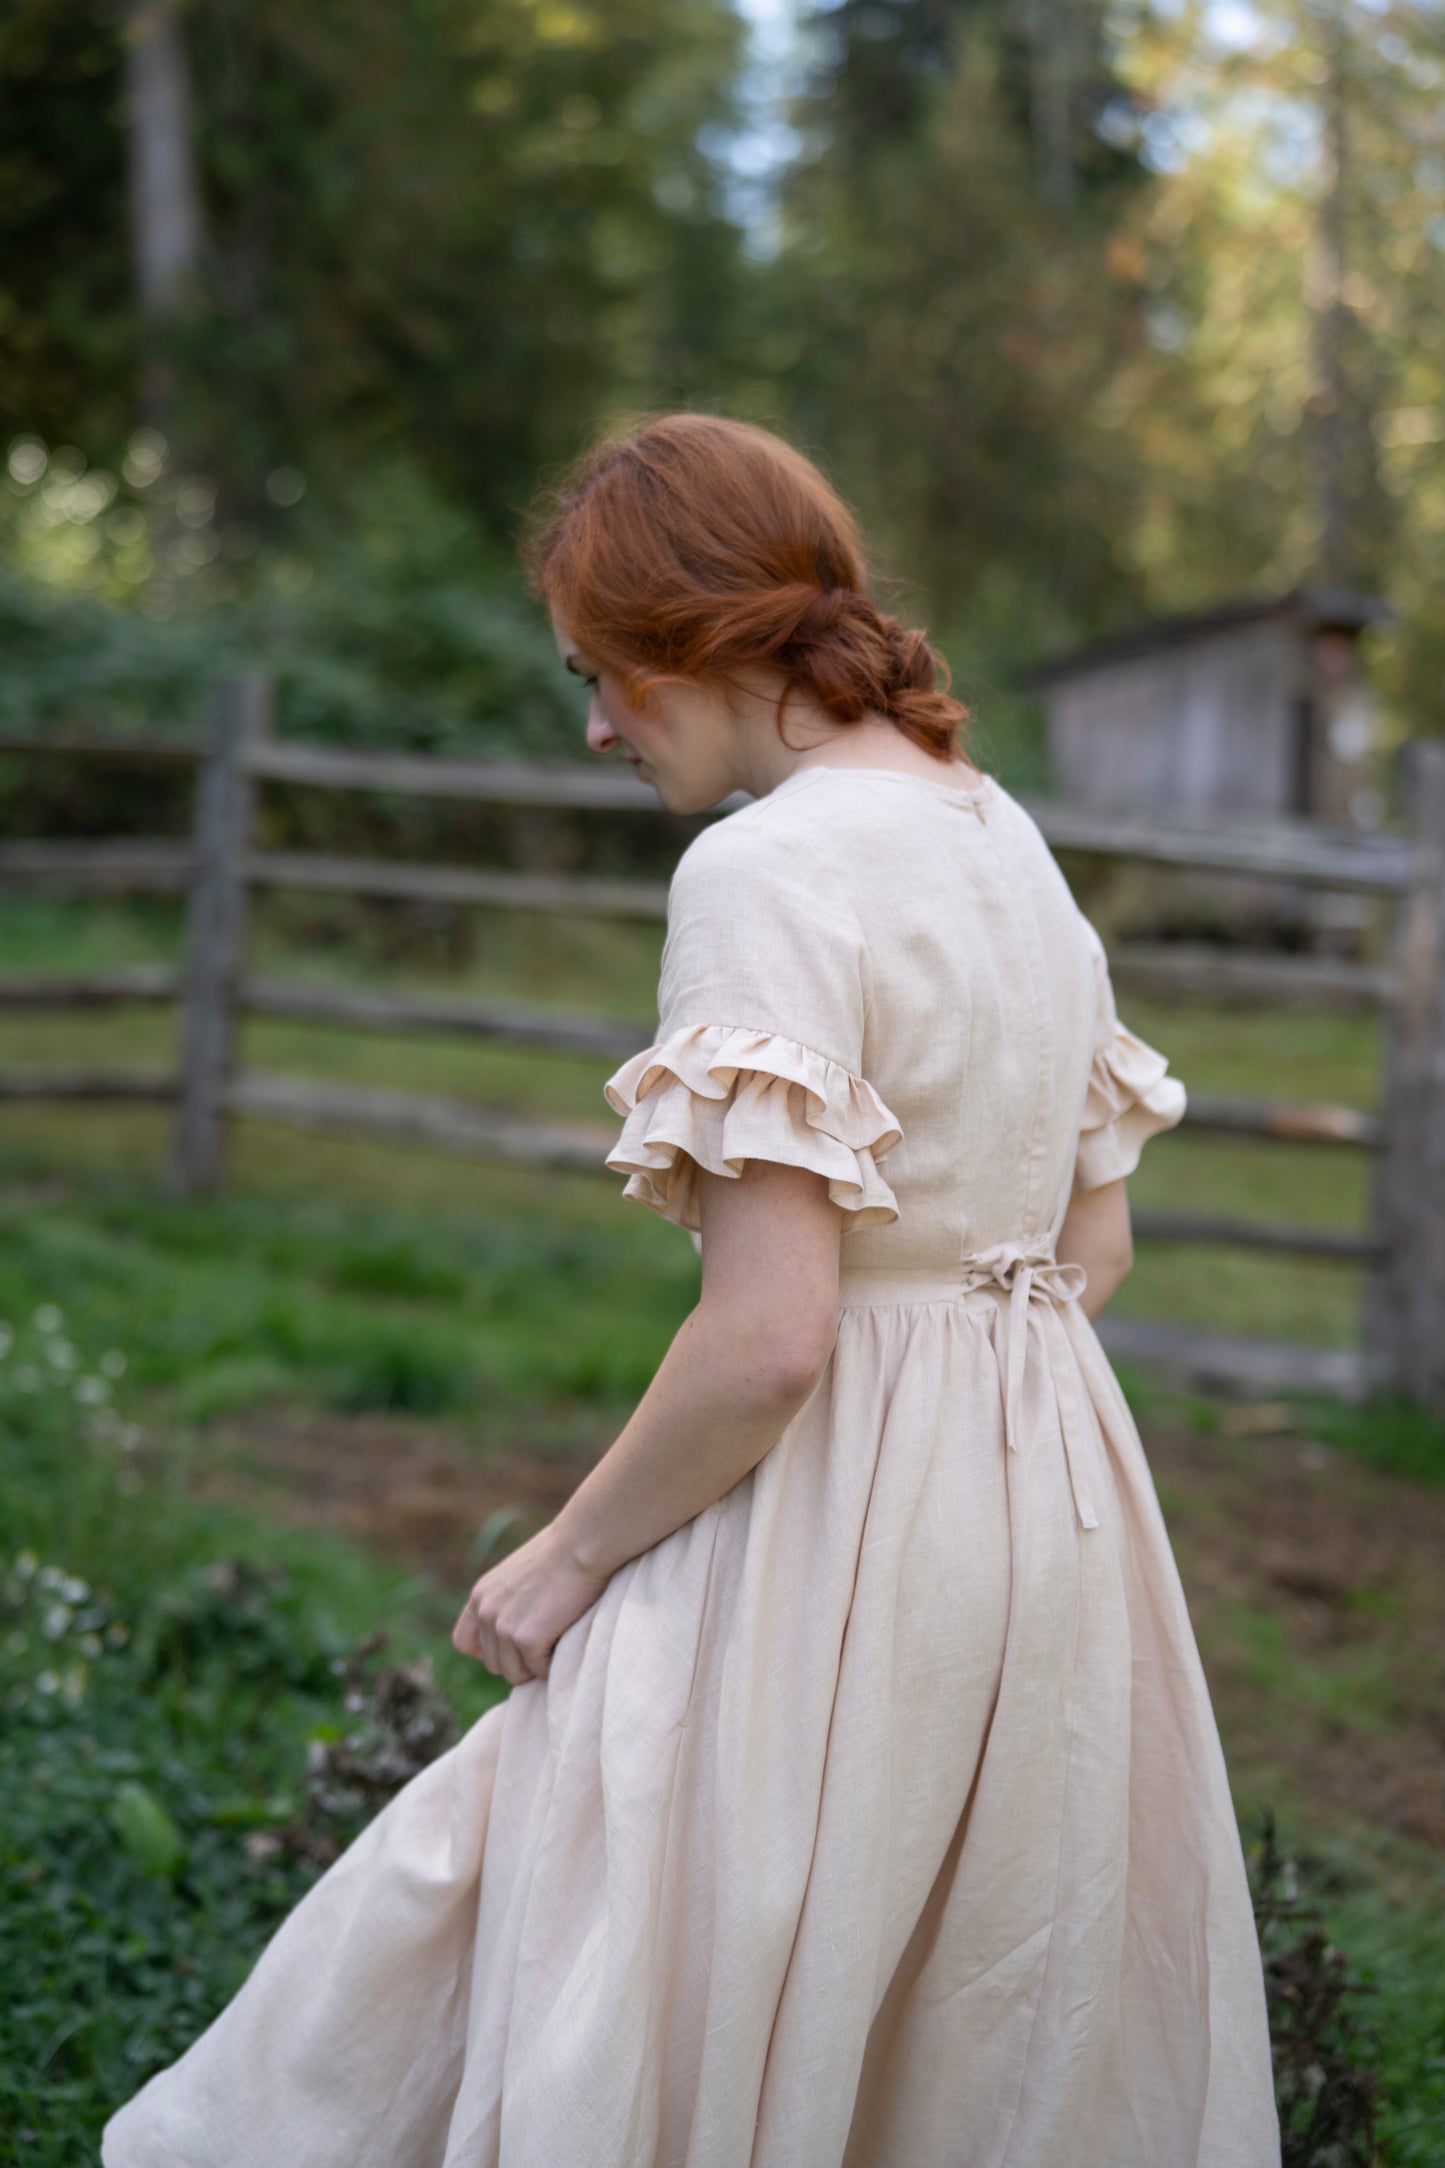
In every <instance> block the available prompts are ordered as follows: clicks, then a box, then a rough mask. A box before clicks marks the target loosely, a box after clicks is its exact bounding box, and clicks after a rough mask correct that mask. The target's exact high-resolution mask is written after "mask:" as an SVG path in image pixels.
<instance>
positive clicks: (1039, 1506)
mask: <svg viewBox="0 0 1445 2168" xmlns="http://www.w3.org/2000/svg"><path fill="white" fill-rule="evenodd" d="M1015 1330H1017V1332H1018V1337H1017V1339H1011V1334H1012V1333H1013V1332H1014V1331H1015ZM102 2158H103V2161H104V2163H105V2168H582V2164H585V2168H1277V2164H1278V2160H1279V2133H1278V2125H1277V2120H1276V2116H1275V2110H1274V2103H1273V2091H1272V2080H1271V2071H1270V2057H1269V2042H1268V2031H1267V2025H1266V2019H1265V2010H1264V1998H1263V1987H1262V1978H1261V1966H1260V1959H1259V1953H1258V1946H1257V1941H1256V1937H1255V1932H1254V1925H1253V1919H1252V1914H1251V1906H1250V1901H1249V1895H1248V1890H1247V1885H1246V1877H1245V1870H1244V1863H1243V1858H1242V1853H1241V1848H1240V1842H1239V1836H1238V1832H1237V1829H1236V1825H1235V1820H1234V1816H1233V1811H1232V1808H1231V1802H1230V1796H1229V1789H1228V1785H1227V1782H1226V1777H1225V1770H1224V1764H1223V1759H1222V1755H1221V1751H1220V1744H1219V1738H1218V1734H1217V1731H1216V1727H1215V1723H1214V1718H1213V1714H1212V1711H1211V1707H1210V1703H1209V1697H1208V1692H1207V1688H1206V1685H1205V1680H1204V1676H1203V1673H1202V1670H1201V1667H1200V1663H1199V1658H1198V1653H1197V1650H1196V1647H1195V1642H1194V1637H1193V1633H1192V1630H1191V1627H1190V1623H1189V1618H1188V1614H1187V1611H1186V1609H1185V1605H1184V1601H1183V1597H1182V1593H1181V1590H1180V1585H1179V1579H1178V1575H1177V1572H1176V1569H1175V1564H1174V1559H1173V1555H1172V1552H1171V1550H1170V1546H1169V1541H1168V1537H1167V1534H1166V1531H1165V1528H1164V1524H1163V1520H1162V1518H1161V1515H1160V1511H1159V1507H1158V1503H1157V1500H1156V1497H1155V1493H1154V1489H1153V1485H1152V1482H1151V1479H1150V1476H1149V1472H1148V1468H1147V1465H1146V1462H1145V1459H1144V1455H1143V1451H1142V1447H1141V1445H1140V1441H1139V1437H1138V1433H1137V1430H1136V1428H1135V1425H1134V1422H1133V1419H1132V1416H1131V1415H1130V1412H1129V1409H1128V1407H1127V1405H1126V1403H1125V1401H1124V1399H1123V1397H1122V1394H1121V1393H1120V1390H1119V1387H1118V1384H1117V1382H1116V1380H1115V1379H1114V1376H1113V1373H1112V1371H1111V1369H1110V1367H1109V1364H1108V1362H1107V1360H1106V1358H1105V1356H1104V1353H1103V1350H1102V1349H1101V1347H1100V1345H1099V1342H1098V1339H1097V1337H1096V1336H1095V1334H1094V1331H1093V1328H1092V1327H1091V1325H1090V1324H1089V1323H1088V1321H1087V1319H1086V1318H1085V1317H1084V1315H1083V1313H1082V1311H1081V1310H1080V1308H1079V1305H1078V1303H1077V1302H1075V1301H1062V1300H1056V1299H1053V1297H1052V1296H1051V1295H1050V1293H1049V1290H1048V1288H1047V1287H1046V1286H1042V1285H1040V1286H1037V1287H1035V1288H1034V1289H1033V1290H1031V1291H1028V1292H1027V1293H1026V1296H1025V1302H1024V1307H1023V1314H1022V1317H1021V1318H1020V1316H1019V1314H1018V1312H1017V1310H1016V1309H1015V1308H1014V1306H1013V1305H1012V1304H1011V1302H1010V1300H1009V1299H1008V1298H1007V1297H1006V1295H1005V1294H1004V1293H1003V1292H1002V1291H1001V1290H998V1289H994V1288H989V1287H971V1288H967V1289H962V1290H961V1289H960V1287H959V1286H958V1285H957V1284H955V1280H954V1279H953V1278H951V1277H950V1275H949V1274H947V1273H941V1274H939V1275H937V1276H929V1275H924V1274H918V1273H915V1274H912V1275H909V1274H905V1273H883V1272H879V1271H873V1272H866V1271H855V1272H853V1273H851V1274H850V1273H848V1272H846V1271H845V1273H844V1275H843V1283H842V1314H841V1317H840V1322H839V1331H838V1339H837V1344H836V1347H835V1349H834V1352H833V1355H832V1357H831V1359H830V1362H829V1364H828V1367H827V1369H826V1370H825V1372H824V1374H823V1376H822V1378H821V1380H820V1382H819V1384H818V1386H817V1388H816V1389H815V1391H814V1393H813V1394H812V1395H811V1397H810V1398H809V1400H808V1401H807V1402H806V1403H805V1405H804V1406H803V1408H802V1409H801V1410H800V1411H799V1413H798V1414H797V1415H796V1417H795V1418H794V1419H793V1421H792V1422H791V1423H790V1424H789V1426H788V1428H787V1430H786V1431H785V1432H784V1434H783V1436H782V1438H781V1440H780V1442H779V1444H778V1445H777V1447H776V1448H775V1449H774V1450H773V1451H772V1452H770V1453H769V1454H768V1455H767V1456H766V1458H765V1459H764V1460H763V1461H761V1462H760V1463H759V1465H758V1466H757V1468H756V1469H754V1471H753V1472H752V1473H751V1474H750V1475H749V1476H747V1477H746V1478H745V1479H744V1480H743V1481H742V1482H740V1483H738V1484H737V1485H736V1486H735V1487H734V1488H733V1489H731V1490H730V1491H728V1492H727V1493H726V1495H725V1496H723V1497H722V1498H721V1499H719V1500H718V1501H717V1502H716V1504H714V1505H712V1506H710V1507H709V1508H708V1509H707V1510H706V1511H705V1512H703V1513H701V1514H699V1515H698V1516H697V1518H696V1519H695V1520H693V1521H690V1522H688V1523H687V1524H685V1525H684V1526H683V1527H681V1528H679V1529H678V1530H676V1531H675V1533H674V1534H672V1535H671V1536H669V1537H667V1538H666V1539H665V1540H664V1541H663V1542H661V1543H659V1544H657V1545H656V1546H655V1547H654V1548H652V1549H651V1550H648V1551H646V1552H644V1553H643V1554H641V1555H640V1556H639V1557H637V1558H635V1559H633V1560H632V1561H631V1562H630V1563H629V1564H627V1565H626V1566H624V1567H623V1568H621V1570H620V1571H619V1572H617V1573H616V1574H615V1575H614V1576H613V1577H612V1579H611V1581H610V1582H609V1583H608V1585H607V1587H606V1589H605V1590H604V1592H603V1594H602V1595H601V1596H600V1597H599V1598H598V1600H597V1602H596V1603H595V1604H594V1605H593V1606H592V1608H591V1609H590V1610H589V1611H588V1612H587V1613H586V1614H585V1615H584V1616H583V1617H582V1618H581V1619H579V1620H578V1621H577V1622H576V1623H575V1624H574V1625H573V1626H572V1627H570V1628H569V1630H568V1631H567V1632H566V1633H565V1634H564V1635H563V1636H562V1637H561V1639H560V1641H559V1642H558V1644H557V1648H556V1651H555V1655H554V1658H553V1662H552V1667H551V1671H550V1675H549V1676H548V1677H547V1678H546V1679H543V1680H534V1681H531V1682H529V1683H528V1684H527V1685H524V1686H521V1687H518V1688H516V1689H514V1690H513V1691H512V1693H511V1694H510V1696H509V1697H508V1698H507V1700H506V1701H505V1702H504V1703H502V1704H501V1705H499V1706H498V1707H497V1708H495V1709H493V1710H491V1711H490V1712H489V1713H488V1714H487V1715H486V1716H484V1717H483V1718H482V1719H481V1721H480V1722H479V1723H478V1724H476V1725H475V1726H474V1727H473V1728H472V1730H471V1731H470V1732H469V1733H468V1734H467V1736H466V1737H465V1738H464V1739H462V1741H461V1742H460V1743H459V1744H458V1745H457V1746H456V1747H455V1748H454V1749H453V1750H452V1751H451V1752H450V1753H448V1754H446V1755H445V1756H443V1757H442V1758H441V1759H440V1760H439V1761H437V1762H435V1763H434V1764H433V1765H432V1766H431V1767H429V1768H428V1769H426V1770H425V1771H423V1773H422V1774H421V1775H420V1776H418V1777H417V1778H415V1779H414V1780H413V1781H412V1782H411V1783H410V1784H409V1785H408V1786H407V1787H406V1789H405V1790H404V1791H402V1792H401V1793H400V1794H399V1795H398V1796H397V1798H396V1799H395V1800H393V1801H392V1802H391V1804H390V1805H389V1806H387V1807H386V1809H385V1810H384V1811H383V1812H382V1813H381V1814H380V1815H379V1816H378V1817H377V1818H376V1820H375V1821H374V1822H373V1823H372V1824H371V1826H370V1827H369V1828H368V1829H367V1830H366V1831H365V1832H364V1833H363V1834H362V1835H361V1836H360V1837H359V1838H358V1839H357V1840H356V1842H355V1843H354V1844H353V1845H352V1846H351V1848H350V1849H349V1850H348V1851H347V1852H346V1853H345V1855H344V1856H343V1857H342V1858H341V1859H340V1860H339V1861H338V1862H337V1863H336V1865H335V1866H334V1867H332V1868H331V1869H330V1870H329V1871H328V1872H327V1873H326V1874H325V1875H324V1876H323V1877H322V1878H321V1880H320V1881H319V1882H318V1883H317V1884H316V1886H315V1887H314V1888H313V1889H312V1890H311V1891H310V1892H309V1893H308V1894H307V1896H306V1897H305V1898H304V1899H303V1900H302V1902H301V1903H300V1904H299V1905H298V1906H297V1908H296V1910H295V1911H294V1912H293V1913H292V1914H291V1915H290V1917H289V1918H288V1919H287V1920H286V1921H285V1922H284V1923H283V1925H282V1926H281V1928H280V1929H279V1931H278V1932H277V1934H276V1935H275V1937H274V1938H273V1940H272V1942H271V1943H270V1945H269V1947H268V1948H267V1949H266V1950H265V1951H264V1952H263V1954H262V1956H261V1958H260V1960H259V1962H258V1963H257V1965H256V1967H255V1969H254V1971H253V1972H252V1974H251V1977H250V1979H249V1980H248V1981H247V1983H246V1985H245V1986H244V1987H243V1988H242V1990H241V1991H240V1993H239V1994H238V1996H237V1997H236V1998H235V2000H234V2001H233V2002H232V2003H231V2004H230V2005H229V2006H228V2007H227V2008H226V2009H225V2010H224V2011H223V2012H222V2013H221V2015H220V2016H219V2018H218V2019H217V2020H216V2021H215V2023H214V2024H213V2025H212V2026H211V2027H210V2029H209V2030H208V2031H207V2032H206V2033H204V2034H203V2035H202V2036H201V2038H200V2039H199V2040H198V2041H197V2042H196V2043H195V2045H194V2046H193V2047H192V2048H191V2049H190V2050H189V2051H188V2052H187V2053H186V2054H185V2055H184V2056H183V2057H182V2058H181V2059H180V2061H179V2062H177V2063H176V2064H174V2065H173V2066H172V2067H171V2068H170V2069H168V2070H165V2071H162V2072H161V2073H160V2074H159V2075H158V2076H156V2077H155V2078H154V2079H152V2080H151V2082H150V2083H149V2084H148V2085H147V2086H146V2087H145V2088H144V2089H143V2090H142V2091H141V2092H140V2093H139V2094H138V2095H137V2097H136V2098H135V2099H134V2100H133V2101H131V2102H130V2103H128V2104H127V2105H126V2106H124V2107H122V2108H121V2109H119V2111H118V2112H117V2113H116V2114H115V2115H114V2116H113V2117H112V2119H111V2121H110V2123H109V2124H108V2126H107V2128H106V2132H105V2137H104V2143H103V2153H102Z"/></svg>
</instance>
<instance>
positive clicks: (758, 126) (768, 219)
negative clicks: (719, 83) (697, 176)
mask: <svg viewBox="0 0 1445 2168" xmlns="http://www.w3.org/2000/svg"><path fill="white" fill-rule="evenodd" d="M737 8H738V13H739V14H740V15H741V16H742V18H743V20H744V22H745V23H746V24H747V26H748V41H747V56H746V59H745V61H744V65H743V77H742V83H741V86H740V90H739V99H738V102H739V105H740V108H741V112H742V124H741V126H740V127H739V128H737V129H735V130H730V131H729V132H728V133H727V136H726V138H725V139H724V140H722V141H720V142H719V143H718V144H717V146H716V149H715V150H714V149H713V148H712V146H705V147H706V148H707V149H708V153H709V155H710V156H714V157H715V158H716V161H717V163H718V165H719V166H720V167H721V169H722V173H723V187H724V197H725V201H726V204H727V208H728V213H729V215H730V216H731V217H732V218H734V219H735V220H736V221H737V223H738V224H739V225H740V226H741V227H742V229H743V233H744V243H743V245H744V249H745V252H746V253H747V254H748V255H749V256H750V257H752V258H753V259H754V261H757V262H766V261H767V260H768V259H769V258H771V257H773V256H775V255H776V254H777V252H778V248H779V246H780V245H781V240H782V229H781V217H780V209H779V194H780V189H781V184H782V180H783V176H784V174H785V173H786V171H787V169H788V167H789V166H790V165H791V164H792V162H793V160H794V159H795V158H796V157H797V155H798V149H799V142H800V139H799V136H798V131H797V130H796V129H795V128H794V127H793V126H792V125H791V123H790V122H789V119H788V109H789V106H790V104H791V102H792V100H793V98H795V97H796V96H797V94H798V92H799V91H800V89H801V87H802V83H801V62H800V58H799V40H798V23H797V13H796V8H795V5H794V0H737Z"/></svg>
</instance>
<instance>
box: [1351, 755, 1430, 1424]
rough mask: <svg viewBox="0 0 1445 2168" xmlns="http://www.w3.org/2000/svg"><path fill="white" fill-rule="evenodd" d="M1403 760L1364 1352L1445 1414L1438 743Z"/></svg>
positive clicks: (1379, 1370)
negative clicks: (1411, 869) (1410, 848)
mask: <svg viewBox="0 0 1445 2168" xmlns="http://www.w3.org/2000/svg"><path fill="white" fill-rule="evenodd" d="M1409 756H1410V757H1409V760H1408V763H1407V769H1406V778H1405V780H1406V794H1407V800H1408V803H1409V805H1410V809H1411V814H1412V822H1413V827H1414V833H1415V843H1416V850H1417V859H1416V867H1415V873H1414V877H1413V880H1412V882H1411V885H1410V887H1409V888H1408V889H1407V890H1406V891H1405V894H1404V895H1403V896H1402V897H1401V899H1400V904H1399V909H1398V915H1397V917H1396V921H1395V929H1394V943H1393V946H1394V984H1393V988H1392V992H1391V998H1390V1005H1389V1008H1388V1010H1387V1012H1386V1019H1387V1021H1386V1034H1387V1035H1386V1042H1385V1061H1384V1087H1385V1105H1384V1115H1385V1121H1384V1149H1383V1150H1382V1151H1381V1153H1380V1155H1379V1161H1378V1164H1377V1167H1376V1174H1375V1186H1374V1200H1373V1201H1374V1213H1373V1217H1374V1231H1375V1233H1376V1235H1377V1236H1378V1238H1379V1239H1380V1241H1381V1243H1382V1244H1383V1245H1384V1254H1383V1256H1382V1258H1381V1260H1380V1262H1379V1264H1378V1265H1377V1266H1376V1267H1375V1268H1374V1270H1373V1272H1372V1274H1371V1276H1370V1281H1369V1284H1368V1288H1367V1291H1366V1298H1365V1353H1366V1359H1367V1361H1368V1363H1369V1365H1370V1369H1371V1371H1372V1374H1373V1375H1374V1377H1375V1379H1376V1380H1377V1382H1379V1383H1380V1384H1383V1385H1385V1386H1387V1387H1388V1388H1389V1389H1390V1390H1392V1391H1395V1392H1400V1393H1406V1394H1408V1395H1409V1396H1410V1397H1411V1398H1412V1399H1414V1400H1418V1401H1420V1402H1421V1403H1422V1404H1423V1405H1424V1406H1425V1407H1427V1408H1429V1409H1430V1410H1431V1411H1432V1413H1434V1414H1436V1415H1441V1416H1445V744H1441V743H1434V742H1428V741H1424V742H1418V743H1416V744H1414V745H1412V746H1411V747H1410V748H1409Z"/></svg>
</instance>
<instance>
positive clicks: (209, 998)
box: [169, 676, 273, 1197]
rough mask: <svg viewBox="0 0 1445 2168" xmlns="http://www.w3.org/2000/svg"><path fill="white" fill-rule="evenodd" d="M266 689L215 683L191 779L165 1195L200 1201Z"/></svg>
mask: <svg viewBox="0 0 1445 2168" xmlns="http://www.w3.org/2000/svg"><path fill="white" fill-rule="evenodd" d="M272 697H273V688H272V684H271V680H270V679H269V678H265V677H259V676H247V677H240V678H229V679H225V680H223V681H222V682H221V683H220V684H218V685H217V687H216V691H215V706H214V709H213V717H212V732H211V742H210V746H209V748H208V749H207V753H206V756H205V758H204V760H203V761H202V763H201V767H200V771H199V774H198V777H197V782H196V811H195V828H194V837H195V856H196V867H195V874H194V878H193V881H192V886H191V894H190V912H189V919H188V928H187V955H186V971H185V984H184V988H183V991H182V996H181V1000H182V1007H181V1019H180V1020H181V1031H180V1042H181V1043H180V1096H179V1103H178V1106H177V1112H176V1122H175V1130H174V1134H173V1137H172V1142H171V1164H170V1183H169V1186H170V1190H171V1193H172V1194H173V1195H174V1196H178V1197H197V1196H204V1195H207V1194H209V1193H210V1192H212V1191H214V1190H216V1189H218V1188H219V1187H220V1185H221V1180H222V1176H223V1174H224V1168H225V1144H226V1114H225V1093H226V1088H227V1086H228V1085H229V1083H230V1081H231V1076H232V1073H233V1071H234V1069H235V1059H236V995H237V990H238V986H239V982H240V977H241V972H242V970H243V968H244V964H245V951H246V918H247V893H246V878H245V870H244V861H245V855H246V851H247V849H248V847H249V844H250V839H251V811H252V804H253V800H254V797H255V786H254V784H253V783H252V780H251V778H250V776H249V775H248V773H247V772H246V753H247V750H248V748H249V747H250V746H251V745H252V744H253V743H254V741H255V740H256V739H257V738H259V737H264V736H266V735H268V734H269V732H270V728H271V712H272Z"/></svg>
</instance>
